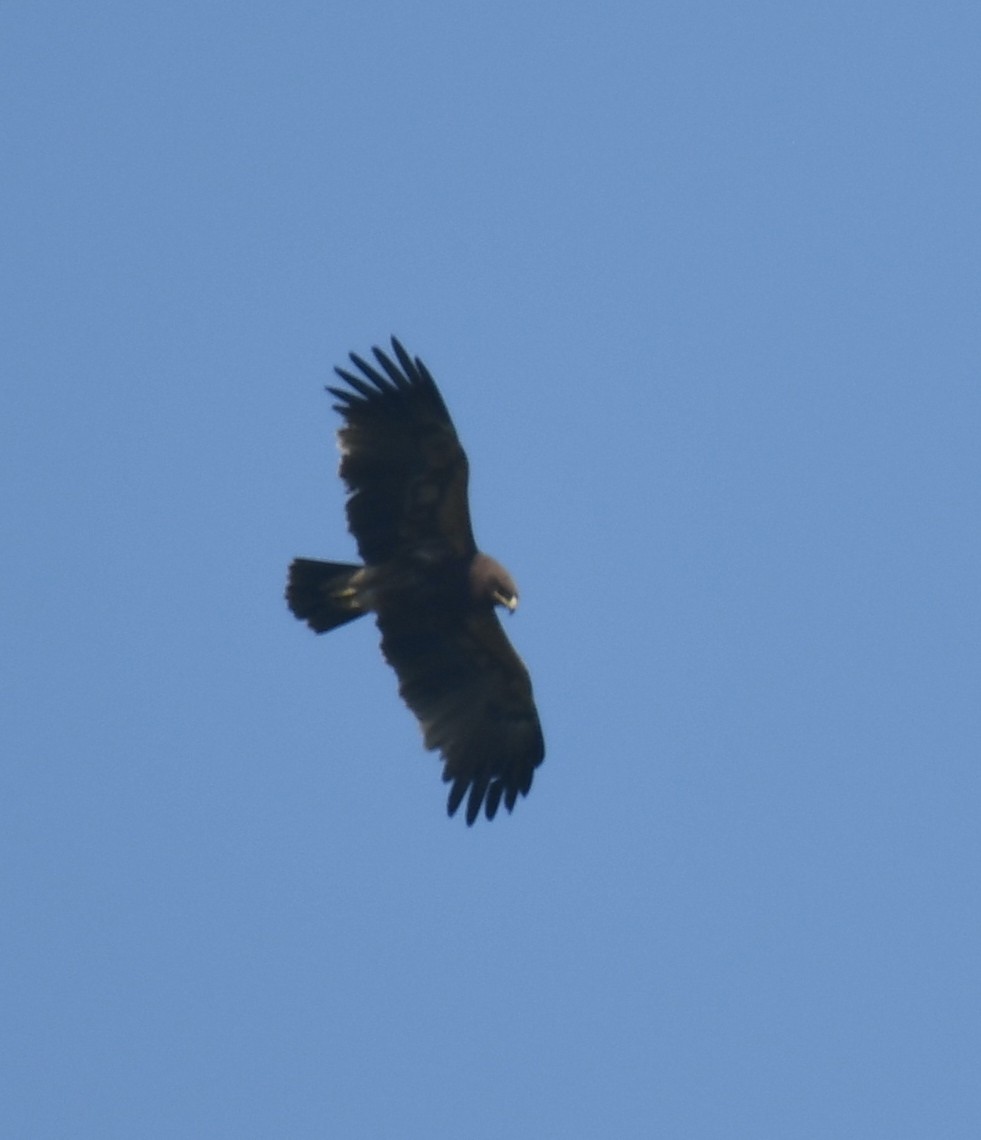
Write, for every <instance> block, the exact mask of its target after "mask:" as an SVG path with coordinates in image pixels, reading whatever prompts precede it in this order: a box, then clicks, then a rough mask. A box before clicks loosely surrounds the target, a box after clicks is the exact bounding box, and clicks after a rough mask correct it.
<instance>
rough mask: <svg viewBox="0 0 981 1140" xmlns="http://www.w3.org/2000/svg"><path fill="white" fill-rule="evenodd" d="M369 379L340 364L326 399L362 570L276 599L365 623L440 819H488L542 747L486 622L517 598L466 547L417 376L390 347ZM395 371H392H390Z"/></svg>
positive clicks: (328, 569) (458, 486) (315, 570)
mask: <svg viewBox="0 0 981 1140" xmlns="http://www.w3.org/2000/svg"><path fill="white" fill-rule="evenodd" d="M392 348H393V350H394V354H395V358H396V359H395V360H392V359H391V358H390V357H389V356H388V355H387V354H386V353H384V352H382V351H381V349H378V348H375V349H373V353H374V357H375V361H376V363H377V367H376V366H375V365H374V364H369V363H368V362H367V361H366V360H363V359H362V358H361V357H359V356H356V355H355V354H354V353H351V360H352V361H353V363H354V365H355V367H356V368H357V369H358V372H359V373H360V375H357V374H355V373H354V372H350V371H347V370H345V369H342V368H337V369H335V371H336V372H337V374H338V375H339V376H340V377H341V379H342V380H344V381H345V382H346V383H347V385H348V387H347V388H328V391H329V392H330V393H331V394H332V395H333V396H335V397H336V398H337V399H338V401H339V403H337V404H335V405H334V407H335V409H336V410H337V411H338V412H340V413H341V415H342V416H343V417H344V425H343V426H342V427H341V429H340V430H339V432H338V439H339V442H340V448H341V468H340V473H341V477H342V478H343V479H344V481H345V483H346V484H347V488H348V494H349V497H348V501H347V520H348V529H349V530H350V531H351V534H352V535H354V538H355V539H356V541H357V544H358V551H359V552H360V554H361V557H362V559H363V560H364V565H363V566H357V565H353V564H350V563H344V562H319V561H316V560H313V559H309V558H297V559H296V560H295V561H294V562H293V564H292V565H291V566H290V570H289V582H288V584H287V588H286V598H287V601H288V602H289V606H290V609H291V610H292V611H293V613H294V614H295V615H296V616H297V617H298V618H300V619H301V620H303V621H306V622H307V624H308V625H309V626H310V628H311V629H313V630H315V631H316V632H317V633H325V632H326V631H327V630H330V629H334V628H336V627H337V626H339V625H343V624H344V623H345V622H348V621H352V620H353V619H354V618H357V617H360V616H361V615H362V614H364V613H367V612H369V611H371V612H373V613H374V614H375V620H376V622H377V624H378V628H379V629H380V631H381V635H382V639H381V647H382V652H383V653H384V655H385V658H386V660H387V661H388V662H389V664H390V665H391V666H392V667H393V668H394V669H395V672H396V673H397V674H398V678H399V693H400V694H401V696H402V697H403V699H404V700H405V703H406V704H407V705H408V706H409V708H410V709H412V711H413V712H414V713H415V715H416V716H417V717H418V719H419V723H420V725H421V727H422V732H423V739H424V742H425V745H426V747H427V748H431V749H438V750H439V752H440V753H441V754H442V757H443V779H444V781H446V782H447V783H449V784H450V785H451V786H450V794H449V799H448V801H447V810H448V811H449V814H450V815H453V813H454V812H455V811H456V810H457V808H458V807H459V806H460V804H461V803H462V802H463V800H464V798H466V801H467V807H466V817H467V823H468V824H471V823H473V821H474V820H475V819H476V818H477V816H478V815H479V814H480V809H481V806H483V809H484V814H485V815H486V816H487V818H488V819H493V818H494V816H495V814H496V813H497V809H498V807H499V805H500V804H501V803H502V802H503V803H504V806H505V807H506V808H507V810H508V811H511V809H512V808H513V807H514V805H515V802H516V800H517V798H518V796H519V795H527V794H528V790H529V789H530V787H531V781H532V776H533V774H534V771H535V768H536V767H537V766H538V765H539V764H540V763H541V762H542V759H543V757H544V755H545V745H544V742H543V740H542V732H541V727H540V725H539V722H538V713H537V711H536V709H535V703H534V700H533V698H532V692H531V681H530V679H529V677H528V671H527V670H526V669H525V667H524V665H523V663H522V661H521V659H520V658H519V657H518V655H517V654H516V653H515V651H514V649H513V648H512V647H511V644H510V642H509V641H508V639H507V637H506V636H505V634H504V630H503V629H502V628H501V623H500V621H499V620H498V618H497V615H496V614H495V612H494V607H495V606H498V605H501V606H504V607H505V608H506V609H507V610H509V611H511V612H513V611H514V609H515V608H516V606H517V604H518V591H517V588H516V586H515V584H514V582H513V580H512V579H511V576H510V574H508V572H507V571H506V570H505V569H504V567H503V566H501V565H500V563H498V562H495V561H494V559H492V558H489V557H488V556H487V555H486V554H482V553H480V552H479V551H478V549H477V544H476V542H475V541H474V537H473V529H472V527H471V524H470V509H469V506H468V503H467V473H468V467H467V457H466V454H465V453H464V451H463V448H462V447H461V446H460V441H459V440H458V439H457V435H456V431H455V430H454V427H453V422H452V421H451V419H450V417H449V413H448V412H447V410H446V405H445V404H444V403H443V399H442V397H441V396H440V394H439V391H438V389H437V388H436V385H435V383H434V382H433V378H432V376H431V375H430V374H429V371H428V369H427V368H426V366H425V365H424V364H423V363H422V361H421V360H419V358H418V357H416V358H415V359H413V358H412V357H410V356H409V354H408V353H407V352H406V351H405V349H404V348H403V347H402V345H401V344H399V342H398V341H397V340H396V339H395V338H394V337H393V338H392ZM396 361H397V363H396Z"/></svg>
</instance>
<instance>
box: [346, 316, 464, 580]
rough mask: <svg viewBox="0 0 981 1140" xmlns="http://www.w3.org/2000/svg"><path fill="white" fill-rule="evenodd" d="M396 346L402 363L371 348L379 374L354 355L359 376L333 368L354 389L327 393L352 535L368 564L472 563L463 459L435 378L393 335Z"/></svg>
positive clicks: (352, 354) (395, 348)
mask: <svg viewBox="0 0 981 1140" xmlns="http://www.w3.org/2000/svg"><path fill="white" fill-rule="evenodd" d="M392 348H393V350H394V352H395V356H396V359H397V361H398V363H396V362H395V361H393V360H392V359H391V358H390V357H389V356H387V355H386V354H385V353H384V352H382V350H381V349H380V348H374V349H372V352H373V354H374V357H375V360H376V362H377V364H378V367H375V366H374V365H372V364H369V363H368V362H367V361H366V360H363V359H362V358H361V357H360V356H357V355H356V354H355V353H353V352H352V353H351V360H352V361H353V363H354V365H355V366H356V368H357V369H358V370H359V371H360V373H361V375H360V376H358V375H356V374H355V373H354V372H349V371H347V370H345V369H343V368H337V369H335V371H336V372H337V374H338V375H339V376H340V377H341V379H342V380H344V381H346V382H347V384H348V385H350V389H347V388H328V389H327V390H328V391H329V392H330V393H331V394H332V395H334V396H336V397H337V399H338V400H339V401H340V402H339V403H337V404H335V405H334V407H335V409H336V410H337V411H338V412H340V413H341V415H342V416H343V417H344V420H345V423H344V426H343V427H342V428H341V429H340V431H339V432H338V438H339V440H340V446H341V455H342V458H341V477H342V478H343V479H344V481H345V482H346V483H347V487H348V491H349V494H350V497H349V498H348V501H347V521H348V528H349V529H350V531H351V533H352V534H353V535H354V537H355V539H356V540H357V544H358V550H359V551H360V552H361V557H362V558H363V559H364V560H365V562H366V563H368V564H369V565H370V564H377V563H380V562H389V561H391V560H392V559H393V558H396V557H397V556H399V555H400V554H404V553H407V552H410V551H413V550H416V551H418V550H420V549H422V550H428V551H430V552H431V553H433V554H435V555H443V556H445V555H447V554H449V555H453V556H458V557H468V556H469V555H471V554H473V553H474V552H475V551H476V544H475V543H474V537H473V529H472V527H471V525H470V510H469V507H468V505H467V471H468V469H467V457H466V454H465V453H464V450H463V448H462V447H461V446H460V441H459V439H457V435H456V431H455V429H454V427H453V422H452V420H451V419H450V417H449V413H448V412H447V410H446V405H445V404H444V403H443V398H442V396H440V394H439V390H438V389H437V387H436V385H435V383H434V382H433V378H432V376H431V375H430V374H429V370H428V369H427V368H426V366H425V365H424V364H423V363H422V361H421V360H420V359H419V358H418V357H416V358H415V359H414V360H413V359H412V358H411V357H410V356H409V354H408V353H407V352H406V351H405V349H404V348H403V347H402V345H401V344H399V342H398V341H397V340H396V339H395V338H394V337H392Z"/></svg>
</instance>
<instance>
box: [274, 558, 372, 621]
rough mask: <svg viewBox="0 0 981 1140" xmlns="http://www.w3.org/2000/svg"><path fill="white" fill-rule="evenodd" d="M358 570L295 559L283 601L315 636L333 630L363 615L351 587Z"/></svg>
mask: <svg viewBox="0 0 981 1140" xmlns="http://www.w3.org/2000/svg"><path fill="white" fill-rule="evenodd" d="M361 569H362V568H361V567H360V566H353V565H352V564H351V563H350V562H318V561H316V559H313V558H296V559H294V560H293V563H292V564H291V566H290V571H289V579H288V581H287V583H286V601H287V602H288V603H289V607H290V609H291V610H292V611H293V613H294V614H295V615H296V616H297V617H298V618H299V619H300V620H301V621H305V622H306V623H307V625H308V626H309V627H310V628H311V629H312V630H313V631H314V632H315V633H326V632H327V631H328V630H330V629H336V628H337V627H338V626H339V625H344V623H345V622H349V621H354V619H355V618H357V617H360V616H361V615H362V614H363V613H365V612H366V611H365V609H364V608H363V606H362V605H361V603H360V602H359V601H358V595H357V590H356V588H355V586H354V583H353V578H354V576H355V574H357V572H358V571H359V570H361Z"/></svg>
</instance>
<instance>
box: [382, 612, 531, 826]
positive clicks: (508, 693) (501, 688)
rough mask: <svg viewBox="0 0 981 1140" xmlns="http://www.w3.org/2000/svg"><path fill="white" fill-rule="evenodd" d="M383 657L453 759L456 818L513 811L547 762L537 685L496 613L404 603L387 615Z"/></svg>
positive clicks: (450, 773)
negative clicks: (461, 810) (437, 610)
mask: <svg viewBox="0 0 981 1140" xmlns="http://www.w3.org/2000/svg"><path fill="white" fill-rule="evenodd" d="M377 618H378V626H379V628H380V629H381V633H382V651H383V652H384V654H385V657H386V659H387V660H388V662H389V664H391V665H392V666H393V668H394V669H395V671H396V673H397V674H398V678H399V692H400V694H401V695H402V698H403V699H404V700H405V703H406V704H407V705H408V706H409V708H410V709H412V711H413V712H414V713H415V714H416V716H417V717H418V719H419V722H420V724H421V725H422V731H423V736H424V739H425V744H426V747H427V748H432V749H438V750H439V751H440V752H441V753H442V756H443V762H444V765H443V780H444V781H445V782H446V783H449V784H451V785H452V786H451V788H450V794H449V799H448V801H447V810H448V812H449V814H450V815H453V813H454V812H455V811H456V809H457V808H458V807H459V806H460V804H461V803H462V802H463V800H464V798H466V800H467V809H466V814H467V823H468V824H471V823H473V821H474V820H475V819H476V818H477V816H478V815H479V814H480V809H481V806H483V807H484V813H485V815H486V816H487V818H488V819H493V818H494V816H495V815H496V814H497V809H498V806H499V805H500V803H501V801H502V800H503V801H504V806H505V807H506V808H507V809H508V811H511V809H512V808H513V807H514V805H515V801H516V800H517V798H518V796H519V795H527V794H528V791H529V789H530V788H531V781H532V777H533V775H534V772H535V769H536V768H537V767H538V765H539V764H541V762H542V760H543V759H544V757H545V743H544V741H543V739H542V730H541V725H540V724H539V721H538V712H537V710H536V708H535V702H534V699H533V697H532V691H531V680H530V678H529V676H528V670H527V669H526V668H525V666H524V663H523V662H522V660H521V658H520V657H519V656H518V655H517V653H515V651H514V649H513V647H512V646H511V643H510V642H509V641H508V639H507V637H506V636H505V634H504V630H503V629H502V628H501V623H500V621H498V619H497V615H496V614H495V613H494V612H493V610H489V609H486V610H484V609H482V610H471V611H469V612H467V613H466V614H465V615H461V614H460V613H459V611H457V612H456V614H455V615H454V614H452V613H448V614H446V615H445V617H443V618H442V619H441V618H440V617H439V616H438V615H436V614H433V613H432V612H431V611H429V610H425V611H424V612H422V613H420V612H418V611H416V612H412V611H410V610H407V609H406V608H404V607H399V608H398V609H396V610H395V611H394V612H393V611H387V610H382V611H380V612H379V613H378V615H377Z"/></svg>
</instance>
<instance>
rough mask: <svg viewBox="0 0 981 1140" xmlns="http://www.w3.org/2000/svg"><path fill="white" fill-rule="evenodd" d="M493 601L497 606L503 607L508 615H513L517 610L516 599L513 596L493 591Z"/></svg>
mask: <svg viewBox="0 0 981 1140" xmlns="http://www.w3.org/2000/svg"><path fill="white" fill-rule="evenodd" d="M494 601H495V602H497V604H498V605H499V606H504V608H505V609H506V610H507V611H508V613H509V614H513V613H514V611H515V610H516V609H517V608H518V599H517V598H516V597H515V596H514V594H502V593H501V591H500V590H495V591H494Z"/></svg>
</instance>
